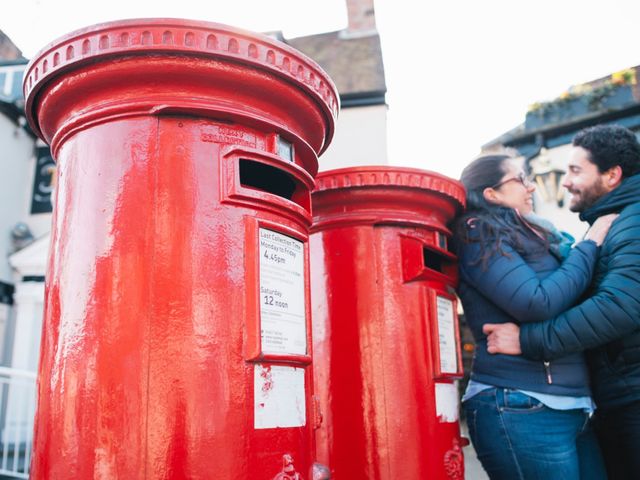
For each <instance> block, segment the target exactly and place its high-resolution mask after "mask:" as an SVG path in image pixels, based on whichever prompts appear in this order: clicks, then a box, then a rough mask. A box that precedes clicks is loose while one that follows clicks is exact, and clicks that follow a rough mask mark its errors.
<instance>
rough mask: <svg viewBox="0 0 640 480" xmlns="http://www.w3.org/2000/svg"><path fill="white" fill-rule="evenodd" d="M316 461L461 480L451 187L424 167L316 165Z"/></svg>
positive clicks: (365, 473)
mask: <svg viewBox="0 0 640 480" xmlns="http://www.w3.org/2000/svg"><path fill="white" fill-rule="evenodd" d="M312 203H313V217H314V223H313V226H312V234H311V240H310V248H311V275H312V277H311V284H312V295H311V297H312V307H313V308H312V314H313V319H314V325H313V344H314V371H315V381H316V393H317V395H318V396H319V398H320V405H321V409H322V411H323V415H324V423H323V426H322V428H321V429H319V430H318V433H317V438H318V457H319V459H322V460H324V461H325V462H327V465H330V466H331V470H332V472H333V474H334V477H332V478H335V479H337V480H341V479H352V478H357V479H368V480H376V479H382V480H391V479H396V478H406V479H416V480H417V479H433V480H439V479H442V480H450V479H456V480H462V479H463V477H464V465H463V457H462V451H461V447H462V439H461V438H460V431H459V427H458V392H457V387H456V384H455V383H454V379H456V378H459V377H460V376H461V374H462V364H461V356H460V343H459V334H458V323H457V312H456V297H455V294H454V286H455V285H456V281H457V269H456V259H455V257H454V255H453V254H452V253H451V252H450V250H449V248H448V244H449V238H450V231H449V230H448V229H447V227H446V224H447V222H449V221H450V220H451V219H453V217H454V216H455V214H456V212H458V211H459V210H460V209H461V208H462V207H463V205H464V190H463V187H462V185H461V184H460V183H458V182H457V181H454V180H450V179H448V178H447V177H444V176H442V175H439V174H436V173H431V172H427V171H423V170H417V169H410V168H397V167H386V166H376V167H356V168H345V169H339V170H332V171H327V172H322V173H321V174H320V175H318V178H317V185H316V190H315V191H314V193H313V195H312Z"/></svg>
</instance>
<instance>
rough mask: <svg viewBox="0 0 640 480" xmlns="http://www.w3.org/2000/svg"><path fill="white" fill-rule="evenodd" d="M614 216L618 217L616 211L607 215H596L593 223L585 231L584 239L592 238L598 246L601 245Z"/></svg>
mask: <svg viewBox="0 0 640 480" xmlns="http://www.w3.org/2000/svg"><path fill="white" fill-rule="evenodd" d="M616 218H618V214H617V213H610V214H609V215H603V216H601V217H598V219H597V220H596V221H595V222H593V225H591V228H590V229H589V231H587V234H586V235H585V236H584V239H585V240H593V241H594V242H596V245H598V246H600V245H602V242H604V238H605V237H606V236H607V233H609V228H610V227H611V224H612V223H613V221H614V220H615V219H616Z"/></svg>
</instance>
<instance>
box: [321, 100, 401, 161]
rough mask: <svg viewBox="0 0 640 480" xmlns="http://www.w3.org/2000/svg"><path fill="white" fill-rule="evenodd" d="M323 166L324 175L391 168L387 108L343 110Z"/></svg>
mask: <svg viewBox="0 0 640 480" xmlns="http://www.w3.org/2000/svg"><path fill="white" fill-rule="evenodd" d="M319 163H320V171H325V170H332V169H335V168H343V167H355V166H358V165H386V164H388V163H389V160H388V155H387V106H386V105H373V106H369V107H351V108H345V109H343V110H341V111H340V114H339V115H338V122H337V124H336V133H335V135H334V137H333V141H332V142H331V145H329V148H328V149H327V151H326V152H325V153H324V154H323V155H322V156H321V157H320V160H319Z"/></svg>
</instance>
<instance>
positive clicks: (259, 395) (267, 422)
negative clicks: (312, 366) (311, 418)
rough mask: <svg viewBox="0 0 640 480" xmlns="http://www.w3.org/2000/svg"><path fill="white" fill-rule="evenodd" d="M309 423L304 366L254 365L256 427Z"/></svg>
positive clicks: (293, 425)
mask: <svg viewBox="0 0 640 480" xmlns="http://www.w3.org/2000/svg"><path fill="white" fill-rule="evenodd" d="M305 424H306V404H305V396H304V368H296V367H281V366H277V365H263V364H259V363H257V364H256V365H255V367H254V422H253V425H254V428H256V429H262V428H290V427H302V426H304V425H305Z"/></svg>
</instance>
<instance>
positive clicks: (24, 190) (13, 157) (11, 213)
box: [0, 114, 46, 283]
mask: <svg viewBox="0 0 640 480" xmlns="http://www.w3.org/2000/svg"><path fill="white" fill-rule="evenodd" d="M0 146H1V147H2V148H0V258H4V259H6V258H7V256H8V255H9V254H10V253H11V251H12V250H11V249H12V245H11V229H12V228H13V227H14V225H15V224H16V223H18V222H25V221H26V220H27V215H28V213H29V208H30V198H31V183H32V182H33V162H34V139H33V137H31V136H30V135H29V134H27V132H25V131H24V130H23V129H22V128H21V127H20V126H18V125H16V124H15V123H13V122H12V121H11V119H9V118H8V117H6V116H5V115H2V114H0ZM45 232H46V230H45V231H43V232H42V233H45ZM34 233H35V232H34ZM0 280H3V281H5V282H8V283H13V280H14V279H13V274H12V271H11V268H10V267H9V264H8V263H7V262H6V261H1V262H0Z"/></svg>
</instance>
